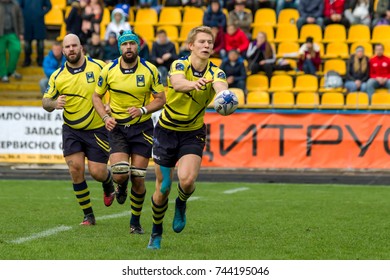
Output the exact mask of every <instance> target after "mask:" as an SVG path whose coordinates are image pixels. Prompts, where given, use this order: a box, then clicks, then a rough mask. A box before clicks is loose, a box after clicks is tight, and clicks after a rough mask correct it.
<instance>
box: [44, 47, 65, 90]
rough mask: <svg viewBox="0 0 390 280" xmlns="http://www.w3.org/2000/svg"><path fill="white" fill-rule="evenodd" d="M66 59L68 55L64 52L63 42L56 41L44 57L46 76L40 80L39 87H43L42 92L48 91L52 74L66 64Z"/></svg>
mask: <svg viewBox="0 0 390 280" xmlns="http://www.w3.org/2000/svg"><path fill="white" fill-rule="evenodd" d="M65 61H66V57H65V55H64V54H63V53H62V44H61V43H60V42H54V43H53V45H52V47H51V51H50V52H49V53H48V55H47V56H45V58H44V59H43V72H44V73H45V75H46V77H44V78H42V79H41V80H40V81H39V87H40V88H41V93H42V94H44V93H45V91H46V88H47V85H48V83H49V78H50V76H51V74H53V72H54V71H56V70H57V69H58V68H60V67H61V66H62V65H64V63H65Z"/></svg>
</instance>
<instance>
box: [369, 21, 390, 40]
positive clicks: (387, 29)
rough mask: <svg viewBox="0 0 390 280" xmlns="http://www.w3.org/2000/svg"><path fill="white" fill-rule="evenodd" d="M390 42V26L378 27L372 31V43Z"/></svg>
mask: <svg viewBox="0 0 390 280" xmlns="http://www.w3.org/2000/svg"><path fill="white" fill-rule="evenodd" d="M389 41H390V25H377V26H375V27H374V29H373V30H372V39H371V43H373V44H377V43H385V42H389Z"/></svg>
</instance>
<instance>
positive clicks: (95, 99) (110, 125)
mask: <svg viewBox="0 0 390 280" xmlns="http://www.w3.org/2000/svg"><path fill="white" fill-rule="evenodd" d="M92 103H93V106H94V107H95V110H96V112H98V114H99V116H100V117H101V118H102V120H103V122H104V125H105V127H106V129H107V130H108V131H111V130H113V129H114V127H115V125H116V121H115V119H114V118H113V117H111V116H110V115H109V114H107V108H106V106H104V104H103V101H102V97H101V96H100V95H99V94H97V93H96V92H94V93H93V95H92Z"/></svg>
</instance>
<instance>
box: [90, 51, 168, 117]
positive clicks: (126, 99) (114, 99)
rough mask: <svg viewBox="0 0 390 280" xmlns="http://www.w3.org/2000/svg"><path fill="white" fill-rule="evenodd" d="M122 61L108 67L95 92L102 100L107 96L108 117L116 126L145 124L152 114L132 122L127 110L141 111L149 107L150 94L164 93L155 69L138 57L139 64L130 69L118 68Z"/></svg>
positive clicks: (103, 71) (116, 61) (105, 68)
mask: <svg viewBox="0 0 390 280" xmlns="http://www.w3.org/2000/svg"><path fill="white" fill-rule="evenodd" d="M121 59H122V58H121V57H120V58H118V59H115V60H113V61H112V62H110V63H109V64H107V65H106V66H105V67H104V68H103V70H102V72H101V73H100V77H99V81H98V83H97V85H96V89H95V92H96V93H97V94H99V95H101V96H103V95H104V94H105V93H106V92H107V90H109V92H110V108H111V115H112V116H113V117H114V118H115V120H116V121H117V123H118V124H119V125H129V124H135V123H139V122H144V121H146V120H148V119H150V118H151V114H146V115H142V116H141V117H139V118H136V119H132V118H131V117H130V115H129V113H128V112H127V109H128V108H131V107H136V108H141V107H143V106H145V105H147V104H149V103H150V96H151V93H152V94H156V93H160V92H164V86H163V84H162V83H161V79H160V76H159V74H158V70H157V68H156V66H154V65H153V64H151V63H150V62H148V61H146V60H144V59H142V58H140V57H138V63H137V64H136V66H134V67H133V68H132V69H124V68H122V67H121V65H120V61H121Z"/></svg>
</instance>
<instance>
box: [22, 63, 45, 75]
mask: <svg viewBox="0 0 390 280" xmlns="http://www.w3.org/2000/svg"><path fill="white" fill-rule="evenodd" d="M17 72H19V73H20V74H22V75H23V77H26V76H35V75H36V76H42V77H43V76H45V74H44V73H43V69H42V67H39V66H35V65H32V66H29V67H19V68H18V69H17Z"/></svg>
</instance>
